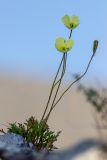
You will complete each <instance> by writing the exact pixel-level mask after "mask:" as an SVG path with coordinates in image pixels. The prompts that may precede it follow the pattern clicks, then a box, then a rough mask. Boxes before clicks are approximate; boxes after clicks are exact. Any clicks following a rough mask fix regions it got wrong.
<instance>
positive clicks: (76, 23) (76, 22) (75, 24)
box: [72, 16, 80, 28]
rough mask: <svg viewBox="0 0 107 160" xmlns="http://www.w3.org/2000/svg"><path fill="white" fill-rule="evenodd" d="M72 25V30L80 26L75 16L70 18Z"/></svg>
mask: <svg viewBox="0 0 107 160" xmlns="http://www.w3.org/2000/svg"><path fill="white" fill-rule="evenodd" d="M72 23H73V26H74V27H73V28H76V27H77V26H78V25H79V24H80V21H79V18H78V17H77V16H72Z"/></svg>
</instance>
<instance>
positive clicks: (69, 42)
mask: <svg viewBox="0 0 107 160" xmlns="http://www.w3.org/2000/svg"><path fill="white" fill-rule="evenodd" d="M73 45H74V41H73V40H72V39H70V40H68V41H66V49H67V51H69V50H70V49H71V48H72V47H73Z"/></svg>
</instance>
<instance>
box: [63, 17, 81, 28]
mask: <svg viewBox="0 0 107 160" xmlns="http://www.w3.org/2000/svg"><path fill="white" fill-rule="evenodd" d="M62 22H63V23H64V25H65V26H66V27H67V28H68V29H70V30H73V29H75V28H76V27H77V26H78V25H79V24H80V21H79V18H78V17H77V16H71V17H70V16H68V15H65V16H63V17H62Z"/></svg>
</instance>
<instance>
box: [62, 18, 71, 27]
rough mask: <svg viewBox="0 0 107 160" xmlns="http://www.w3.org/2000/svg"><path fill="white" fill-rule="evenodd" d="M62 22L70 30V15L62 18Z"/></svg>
mask: <svg viewBox="0 0 107 160" xmlns="http://www.w3.org/2000/svg"><path fill="white" fill-rule="evenodd" d="M62 22H63V23H64V25H65V26H66V27H67V28H69V29H70V17H69V16H68V15H65V16H64V17H62Z"/></svg>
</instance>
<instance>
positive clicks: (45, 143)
mask: <svg viewBox="0 0 107 160" xmlns="http://www.w3.org/2000/svg"><path fill="white" fill-rule="evenodd" d="M1 132H3V133H4V131H3V130H1ZM7 132H8V133H15V134H18V135H21V136H22V137H23V138H24V139H25V140H26V142H27V143H32V144H33V145H34V147H35V150H36V151H40V150H42V149H44V148H45V149H47V150H48V151H51V150H53V149H56V147H55V146H54V142H55V141H57V137H58V136H59V134H60V133H61V131H59V132H57V133H56V134H55V133H54V132H52V131H50V128H49V126H48V125H47V123H46V122H45V121H40V122H39V121H38V120H36V119H35V118H34V117H30V118H29V119H27V120H26V122H25V123H23V124H22V123H16V122H15V123H10V124H9V127H8V129H7Z"/></svg>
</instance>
